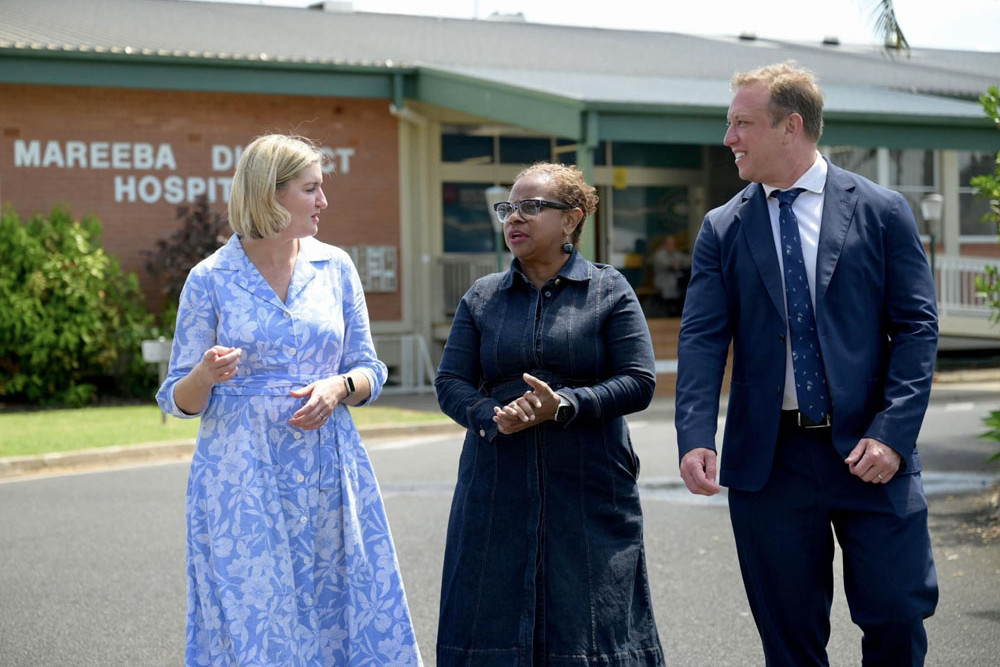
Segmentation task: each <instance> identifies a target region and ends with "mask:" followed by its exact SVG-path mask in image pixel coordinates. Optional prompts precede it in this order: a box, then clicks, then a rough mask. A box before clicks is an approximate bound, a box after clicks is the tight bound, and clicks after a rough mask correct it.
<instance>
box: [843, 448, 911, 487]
mask: <svg viewBox="0 0 1000 667" xmlns="http://www.w3.org/2000/svg"><path fill="white" fill-rule="evenodd" d="M844 463H846V464H847V467H848V468H849V469H850V471H851V474H852V475H856V476H857V477H860V478H861V480H862V481H865V482H871V483H873V484H887V483H888V482H889V480H890V479H892V477H893V475H895V474H896V472H897V471H898V470H899V466H900V465H902V463H903V457H902V456H900V455H899V452H897V451H896V450H895V449H893V448H892V447H890V446H889V445H887V444H885V443H884V442H880V441H878V440H875V439H874V438H861V441H860V442H859V443H858V446H857V447H855V448H854V449H853V450H852V451H851V454H850V456H848V457H847V458H846V459H844Z"/></svg>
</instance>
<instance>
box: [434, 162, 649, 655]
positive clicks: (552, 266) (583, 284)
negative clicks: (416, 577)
mask: <svg viewBox="0 0 1000 667" xmlns="http://www.w3.org/2000/svg"><path fill="white" fill-rule="evenodd" d="M597 203H598V198H597V193H596V191H595V189H594V188H593V187H591V186H590V185H588V184H587V183H586V181H585V180H584V178H583V174H582V173H581V172H580V171H579V170H578V169H577V168H575V167H570V166H564V165H558V164H551V163H539V164H535V165H532V166H530V167H528V168H527V169H525V170H524V171H522V172H521V173H520V174H519V175H518V177H517V180H516V182H515V183H514V186H513V189H512V190H511V192H510V197H509V200H508V201H504V202H500V203H498V204H497V205H496V206H495V208H496V214H497V217H498V218H499V220H500V222H501V223H503V232H504V239H505V241H506V243H507V245H508V247H509V248H510V250H511V253H512V254H513V256H514V259H513V261H512V263H511V266H510V269H509V270H508V271H506V272H503V273H496V274H492V275H489V276H486V277H484V278H481V279H479V280H477V281H476V283H475V284H474V285H473V286H472V287H471V288H470V289H469V290H468V292H467V293H466V294H465V296H464V297H463V298H462V300H461V302H460V304H459V306H458V309H457V312H456V314H455V318H454V320H453V322H452V325H451V331H450V333H449V335H448V340H447V342H446V344H445V348H444V352H443V356H442V358H441V363H440V366H439V368H438V374H437V378H436V380H435V388H436V390H437V397H438V402H439V403H440V405H441V409H442V410H443V411H444V412H445V413H446V414H447V415H449V416H450V417H451V418H452V419H454V420H455V421H456V422H458V423H459V424H461V425H462V426H464V427H466V428H467V429H468V430H467V434H466V438H465V443H464V445H463V449H462V453H461V457H460V460H459V470H458V481H457V484H456V486H455V492H454V498H453V501H452V508H451V516H450V519H449V522H448V532H447V544H446V548H445V557H444V568H443V581H442V591H441V605H440V616H439V625H438V636H437V661H438V662H437V664H438V665H440V666H442V667H446V666H449V665H480V664H482V665H497V664H511V665H513V664H521V665H531V664H534V665H544V664H556V663H559V664H564V663H565V662H566V661H567V656H574V660H578V661H580V662H581V664H582V663H583V662H586V663H587V664H615V665H618V666H619V667H624V666H626V665H636V666H638V665H642V666H652V665H662V664H663V651H662V649H661V646H660V640H659V637H658V634H657V630H656V624H655V623H654V619H653V610H652V603H651V600H650V591H649V585H648V582H647V578H646V559H645V552H644V547H643V527H642V509H641V507H640V503H639V489H638V485H637V477H638V474H639V460H638V458H637V457H636V454H635V451H634V450H633V449H632V445H631V441H630V438H629V430H628V425H627V424H626V420H625V415H627V414H630V413H634V412H637V411H639V410H642V409H644V408H645V407H646V406H647V405H648V404H649V402H650V400H651V399H652V396H653V390H654V388H655V383H656V375H655V367H654V362H653V348H652V343H651V341H650V335H649V329H648V327H647V325H646V321H645V319H644V318H643V314H642V311H641V309H640V307H639V303H638V301H637V299H636V296H635V293H634V292H633V290H632V288H631V287H630V286H629V284H628V282H627V281H626V280H625V278H624V277H623V276H622V275H621V274H620V273H619V272H618V271H617V270H615V269H614V268H613V267H610V266H606V265H603V264H595V263H591V262H590V261H588V260H587V259H585V258H584V257H583V256H582V255H581V254H580V252H579V251H578V250H577V249H576V247H575V246H576V244H577V243H578V242H579V239H580V235H581V231H582V226H583V221H584V218H585V217H586V216H587V215H590V214H593V213H594V211H595V210H596V208H597Z"/></svg>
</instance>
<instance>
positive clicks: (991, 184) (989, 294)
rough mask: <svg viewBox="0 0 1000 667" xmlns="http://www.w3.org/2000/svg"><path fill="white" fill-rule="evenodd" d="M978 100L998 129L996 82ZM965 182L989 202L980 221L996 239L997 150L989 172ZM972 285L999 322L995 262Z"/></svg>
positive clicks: (999, 209)
mask: <svg viewBox="0 0 1000 667" xmlns="http://www.w3.org/2000/svg"><path fill="white" fill-rule="evenodd" d="M979 103H980V104H982V105H983V110H984V111H985V112H986V115H987V116H988V117H989V118H991V119H992V120H993V125H994V126H995V127H996V128H997V129H998V130H1000V90H998V89H997V87H996V86H990V88H989V90H987V91H986V93H985V94H984V95H982V96H981V97H980V98H979ZM969 185H971V186H972V191H973V192H974V193H975V195H976V196H977V197H981V198H983V199H986V200H987V201H988V202H989V210H988V211H987V212H986V213H985V214H984V215H983V222H984V223H986V224H989V225H992V226H993V229H994V231H996V232H997V234H998V240H1000V153H997V158H996V160H995V161H994V165H993V173H992V174H983V175H982V176H976V177H974V178H972V179H970V180H969ZM976 289H977V291H978V292H979V295H980V296H981V297H982V298H983V299H985V300H986V302H987V303H989V304H990V306H991V309H992V312H991V314H990V319H992V320H993V321H994V322H1000V279H998V270H997V267H996V266H988V267H986V275H985V276H984V277H982V278H977V279H976Z"/></svg>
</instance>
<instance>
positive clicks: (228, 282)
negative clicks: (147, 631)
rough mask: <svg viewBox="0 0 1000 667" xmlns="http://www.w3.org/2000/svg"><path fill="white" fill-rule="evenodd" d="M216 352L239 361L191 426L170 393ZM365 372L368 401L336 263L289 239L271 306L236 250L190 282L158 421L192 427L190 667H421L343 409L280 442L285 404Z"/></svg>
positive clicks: (355, 291)
mask: <svg viewBox="0 0 1000 667" xmlns="http://www.w3.org/2000/svg"><path fill="white" fill-rule="evenodd" d="M215 344H219V345H223V346H229V347H238V348H241V349H242V350H243V356H242V358H241V361H240V367H239V373H238V375H237V377H235V378H234V379H232V380H230V381H228V382H224V383H220V384H216V385H215V386H214V388H213V390H212V395H211V399H210V401H209V403H208V406H207V407H206V408H205V410H204V412H203V413H202V414H200V415H187V414H185V413H183V412H181V411H180V410H179V409H178V408H177V406H176V404H175V403H174V400H173V391H174V386H175V385H176V383H177V381H178V380H180V379H181V378H183V377H184V376H185V375H186V374H187V373H188V372H190V371H191V369H192V368H193V367H194V365H195V364H196V363H197V362H198V361H199V360H200V359H201V357H202V355H203V354H204V353H205V351H206V350H207V349H209V348H210V347H212V346H213V345H215ZM347 371H351V372H353V373H364V374H365V375H366V376H367V377H368V380H369V382H370V383H371V387H372V397H371V399H370V400H374V399H376V398H378V395H379V393H380V392H381V389H382V385H383V383H384V382H385V378H386V368H385V365H384V364H383V363H382V362H380V361H379V360H378V359H377V358H376V356H375V349H374V346H373V344H372V339H371V334H370V329H369V322H368V313H367V309H366V305H365V299H364V292H363V290H362V287H361V282H360V279H359V278H358V274H357V271H356V270H355V268H354V265H353V264H352V262H351V260H350V258H349V256H348V255H347V254H346V253H345V252H343V251H342V250H340V249H338V248H335V247H333V246H329V245H325V244H323V243H320V242H319V241H316V240H315V239H312V238H306V239H302V240H301V244H300V250H299V256H298V260H297V262H296V265H295V270H294V272H293V275H292V280H291V285H290V286H289V289H288V297H287V302H284V303H283V302H282V301H281V300H280V299H279V298H278V297H277V295H276V294H275V293H274V291H273V290H272V289H271V287H270V285H268V283H267V282H266V281H265V280H264V279H263V277H262V276H261V275H260V273H259V272H258V271H257V269H256V267H255V266H254V265H253V263H252V262H250V261H249V259H248V258H247V256H246V254H245V253H244V251H243V247H242V245H241V244H240V241H239V238H238V237H236V236H233V237H232V238H230V240H229V243H228V244H227V245H226V246H224V247H223V248H220V249H219V250H218V251H217V252H216V253H215V254H213V255H212V256H211V257H209V258H208V259H206V260H204V261H203V262H201V263H200V264H198V265H197V266H196V267H195V268H194V269H192V270H191V273H190V275H189V276H188V279H187V283H186V284H185V286H184V290H183V293H182V294H181V299H180V306H179V309H178V312H177V331H176V335H175V337H174V344H173V352H172V354H171V359H170V370H169V373H168V376H167V379H166V381H165V382H164V383H163V386H162V387H161V388H160V390H159V392H158V393H157V401H158V402H159V404H160V406H161V408H162V409H163V410H165V411H166V412H168V413H170V414H172V415H174V416H177V417H195V416H200V417H201V426H200V429H199V432H198V441H197V446H196V449H195V453H194V458H193V460H192V462H191V473H190V477H189V480H188V491H187V572H188V611H187V613H188V623H187V657H186V664H187V665H211V666H213V667H214V666H223V665H225V666H227V667H228V666H231V665H268V666H271V665H289V666H292V665H295V666H300V665H301V666H305V665H309V666H310V667H312V666H315V665H338V666H339V665H420V664H421V660H420V654H419V651H418V649H417V642H416V638H415V636H414V632H413V625H412V623H411V620H410V612H409V609H408V607H407V603H406V596H405V594H404V592H403V585H402V582H401V580H400V574H399V566H398V563H397V561H396V552H395V548H394V546H393V543H392V537H391V535H390V533H389V526H388V523H387V521H386V515H385V509H384V507H383V504H382V498H381V494H380V492H379V487H378V482H377V481H376V479H375V474H374V471H373V470H372V466H371V463H370V461H369V459H368V455H367V453H366V451H365V448H364V446H363V444H362V442H361V438H360V436H359V435H358V431H357V429H356V428H355V426H354V422H353V420H352V419H351V415H350V413H349V412H348V409H347V408H346V406H344V405H338V406H337V408H336V409H335V410H334V412H333V415H332V416H331V417H330V419H328V420H327V422H326V423H325V424H324V425H323V427H322V428H320V429H318V430H314V431H305V430H302V429H298V428H293V427H292V426H290V425H289V424H288V423H287V422H288V419H289V418H290V417H291V416H292V413H294V412H295V411H296V410H297V409H298V408H299V407H300V406H301V405H302V404H303V403H304V402H305V400H306V399H304V398H293V397H291V396H290V395H289V391H290V390H292V389H295V388H301V387H304V386H306V385H308V384H309V383H310V382H313V381H315V380H319V379H321V378H326V377H329V376H331V375H335V374H338V373H344V372H347Z"/></svg>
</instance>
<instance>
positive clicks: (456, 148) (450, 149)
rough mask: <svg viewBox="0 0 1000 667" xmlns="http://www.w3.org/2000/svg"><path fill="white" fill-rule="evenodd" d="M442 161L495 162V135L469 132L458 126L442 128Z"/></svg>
mask: <svg viewBox="0 0 1000 667" xmlns="http://www.w3.org/2000/svg"><path fill="white" fill-rule="evenodd" d="M469 129H472V126H470V128H469ZM441 161H442V162H466V163H472V164H490V163H492V162H493V137H492V136H480V135H475V134H468V133H466V132H463V131H460V130H459V129H458V128H456V127H447V128H442V131H441Z"/></svg>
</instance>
